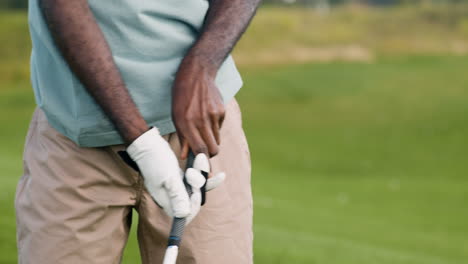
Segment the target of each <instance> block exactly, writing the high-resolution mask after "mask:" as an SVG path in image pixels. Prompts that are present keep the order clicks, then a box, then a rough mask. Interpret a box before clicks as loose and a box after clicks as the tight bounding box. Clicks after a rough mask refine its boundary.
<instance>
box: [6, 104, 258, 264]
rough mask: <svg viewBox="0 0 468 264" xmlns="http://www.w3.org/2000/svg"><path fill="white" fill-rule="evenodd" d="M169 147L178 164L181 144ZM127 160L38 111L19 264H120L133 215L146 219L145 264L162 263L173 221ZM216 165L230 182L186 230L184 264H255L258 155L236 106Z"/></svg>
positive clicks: (19, 210)
mask: <svg viewBox="0 0 468 264" xmlns="http://www.w3.org/2000/svg"><path fill="white" fill-rule="evenodd" d="M165 138H166V139H167V140H168V142H169V143H170V145H171V147H172V148H173V150H174V152H175V153H176V154H178V153H179V152H180V145H179V141H178V137H177V135H176V134H170V135H167V136H166V137H165ZM121 150H124V146H122V145H119V146H110V147H101V148H81V147H78V146H77V145H76V144H74V143H73V142H72V141H70V140H69V139H68V138H66V137H64V136H63V135H61V134H59V133H58V132H57V131H56V130H54V129H53V128H52V127H50V125H49V124H48V122H47V119H46V117H45V115H44V113H43V112H42V111H41V110H39V109H37V110H36V111H35V113H34V116H33V119H32V121H31V124H30V128H29V131H28V135H27V138H26V144H25V151H24V175H23V176H22V177H21V179H20V181H19V183H18V187H17V191H16V202H15V206H16V219H17V220H16V221H17V244H18V255H19V263H22V264H46V263H47V264H56V263H64V264H74V263H79V264H83V263H86V264H88V263H89V264H94V263H103V264H110V263H120V261H121V258H122V252H123V250H124V247H125V244H126V242H127V238H128V234H129V230H130V226H131V220H132V211H133V209H135V210H136V211H137V212H138V215H139V218H138V231H137V233H138V242H139V246H140V254H141V258H142V263H144V264H150V263H151V264H158V263H162V259H163V255H164V251H165V248H166V244H167V239H168V235H169V231H170V225H171V219H169V217H167V216H166V215H165V214H164V212H163V211H162V210H161V209H160V208H159V207H158V206H157V205H156V204H155V203H154V202H153V200H152V199H151V197H150V196H149V194H148V193H147V192H146V190H145V189H144V187H143V184H142V178H141V176H140V175H138V174H137V173H136V172H135V171H133V170H132V169H131V168H130V167H128V166H127V165H126V164H125V163H124V162H123V161H122V160H121V158H120V157H119V155H118V154H117V152H118V151H121ZM183 163H184V162H183V161H180V166H181V167H182V168H183V167H184V164H183ZM211 164H212V167H213V172H214V173H217V172H219V171H224V172H226V174H227V178H226V181H225V182H224V183H223V184H222V185H221V186H219V187H218V188H217V189H216V190H213V191H211V192H209V193H208V194H207V203H206V204H205V206H203V208H202V210H201V212H200V214H199V215H198V216H197V217H196V218H195V220H194V221H193V222H192V223H191V224H190V225H189V226H188V228H187V229H186V231H185V234H184V237H183V241H182V245H181V251H180V256H179V260H178V262H177V263H183V264H195V263H203V264H221V263H223V264H231V263H232V264H250V263H252V261H253V260H252V240H253V235H252V195H251V187H250V155H249V150H248V146H247V141H246V139H245V135H244V132H243V130H242V122H241V113H240V110H239V106H238V104H237V102H236V101H235V100H233V101H231V102H230V103H229V104H228V105H227V107H226V119H225V122H224V125H223V128H222V129H221V146H220V152H219V155H218V156H216V157H215V158H213V159H212V160H211ZM133 263H138V261H137V260H135V262H133Z"/></svg>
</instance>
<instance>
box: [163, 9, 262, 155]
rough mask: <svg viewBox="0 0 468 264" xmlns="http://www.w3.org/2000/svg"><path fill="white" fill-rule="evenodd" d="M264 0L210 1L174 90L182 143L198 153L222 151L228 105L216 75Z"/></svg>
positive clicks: (184, 149)
mask: <svg viewBox="0 0 468 264" xmlns="http://www.w3.org/2000/svg"><path fill="white" fill-rule="evenodd" d="M259 3H260V0H210V7H209V9H208V13H207V16H206V19H205V24H204V26H203V28H202V30H201V34H200V36H199V38H198V40H197V41H196V43H195V44H194V45H193V46H192V48H191V49H190V50H189V51H188V53H187V54H186V56H185V58H184V60H183V61H182V63H181V65H180V67H179V71H178V73H177V76H176V79H175V82H174V86H173V91H172V95H173V98H172V115H173V120H174V123H175V126H176V128H177V132H178V134H179V138H180V140H181V144H182V152H181V158H182V159H185V158H187V154H188V150H189V147H190V148H192V150H193V151H194V152H195V153H205V154H208V155H210V156H215V155H216V154H218V145H219V144H220V136H219V130H220V128H221V125H222V123H223V120H224V106H223V102H222V99H221V95H220V93H219V90H218V88H217V87H216V85H215V78H216V74H217V72H218V69H219V67H221V64H222V63H223V61H224V60H225V59H226V57H227V56H228V55H229V53H230V52H231V51H232V49H233V47H234V46H235V44H236V43H237V41H238V40H239V38H240V37H241V36H242V34H243V33H244V31H245V29H246V28H247V26H248V24H249V22H250V21H251V19H252V17H253V16H254V14H255V11H256V9H257V7H258V5H259Z"/></svg>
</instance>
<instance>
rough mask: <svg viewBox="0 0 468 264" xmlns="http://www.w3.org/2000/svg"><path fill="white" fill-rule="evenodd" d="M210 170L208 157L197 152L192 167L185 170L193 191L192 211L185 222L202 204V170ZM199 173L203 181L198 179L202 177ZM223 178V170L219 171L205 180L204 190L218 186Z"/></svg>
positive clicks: (192, 216) (189, 219)
mask: <svg viewBox="0 0 468 264" xmlns="http://www.w3.org/2000/svg"><path fill="white" fill-rule="evenodd" d="M210 171H211V170H210V162H209V161H208V157H206V155H205V154H198V155H197V156H196V157H195V160H194V162H193V168H188V169H187V171H186V172H185V178H186V180H187V182H188V184H190V186H192V192H193V193H192V196H190V200H191V209H192V212H191V214H190V215H189V216H188V217H187V224H188V223H190V222H191V221H192V220H193V218H195V216H196V215H197V214H198V212H199V211H200V208H201V206H202V193H201V188H202V187H203V186H204V185H205V177H204V176H203V174H202V172H206V173H210ZM199 175H202V177H203V181H201V180H200V179H202V178H200V176H199ZM225 178H226V174H225V173H224V172H220V173H218V174H216V175H215V176H214V177H212V178H209V179H208V180H207V181H206V186H205V190H206V192H209V191H211V190H213V189H215V188H216V187H218V186H219V185H220V184H221V183H222V182H223V181H224V179H225Z"/></svg>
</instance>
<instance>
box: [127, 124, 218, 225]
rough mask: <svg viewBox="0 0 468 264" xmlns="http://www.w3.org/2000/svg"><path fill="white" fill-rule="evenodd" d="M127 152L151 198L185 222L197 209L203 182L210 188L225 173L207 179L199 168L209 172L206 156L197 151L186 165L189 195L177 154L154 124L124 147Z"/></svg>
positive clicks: (216, 183) (208, 189)
mask: <svg viewBox="0 0 468 264" xmlns="http://www.w3.org/2000/svg"><path fill="white" fill-rule="evenodd" d="M127 153H128V155H129V156H130V157H131V158H132V159H133V161H135V163H136V164H137V165H138V169H139V170H140V173H141V175H142V176H143V178H144V183H145V187H146V189H147V190H148V192H149V194H150V195H151V197H152V198H153V200H154V201H155V202H156V203H157V204H158V205H159V206H160V207H162V209H163V210H164V211H165V212H166V214H168V215H169V216H170V217H177V218H186V220H187V221H186V224H188V223H190V221H192V219H194V218H195V216H196V215H197V214H198V212H199V211H200V207H201V202H202V194H201V188H202V186H204V185H205V183H206V190H207V191H210V190H212V189H214V188H216V187H217V186H219V185H220V184H221V183H222V182H223V181H224V179H225V177H226V176H225V174H224V173H218V174H217V175H216V176H215V177H213V178H210V179H208V181H207V180H206V179H205V177H204V176H203V174H202V172H205V173H209V172H210V165H209V161H208V158H207V157H206V156H205V155H204V154H199V155H197V157H196V158H195V161H194V164H193V168H189V169H187V171H186V173H185V177H186V180H187V183H188V184H189V185H190V187H191V189H192V196H190V197H189V195H188V193H187V190H186V188H185V186H184V183H183V181H182V179H183V177H184V174H183V172H182V170H181V169H180V168H179V164H178V161H177V158H176V156H175V154H174V152H173V151H172V149H171V147H170V146H169V144H168V143H167V141H166V140H164V138H162V137H161V135H160V134H159V131H158V129H157V128H152V129H150V130H149V131H148V132H146V133H144V134H143V135H141V136H140V137H139V138H137V139H136V140H135V141H134V142H133V143H132V144H130V146H129V147H128V148H127Z"/></svg>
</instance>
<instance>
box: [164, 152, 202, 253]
mask: <svg viewBox="0 0 468 264" xmlns="http://www.w3.org/2000/svg"><path fill="white" fill-rule="evenodd" d="M194 161H195V154H193V152H192V151H190V153H189V155H188V157H187V165H186V168H193V162H194ZM184 184H185V189H186V190H187V193H188V194H189V196H190V195H192V193H193V192H192V188H191V187H190V185H189V184H188V183H187V181H186V180H185V179H184ZM185 222H186V219H185V218H178V217H174V220H173V222H172V227H171V233H170V234H169V242H168V246H179V245H180V242H181V240H182V234H183V233H184V228H185Z"/></svg>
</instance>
